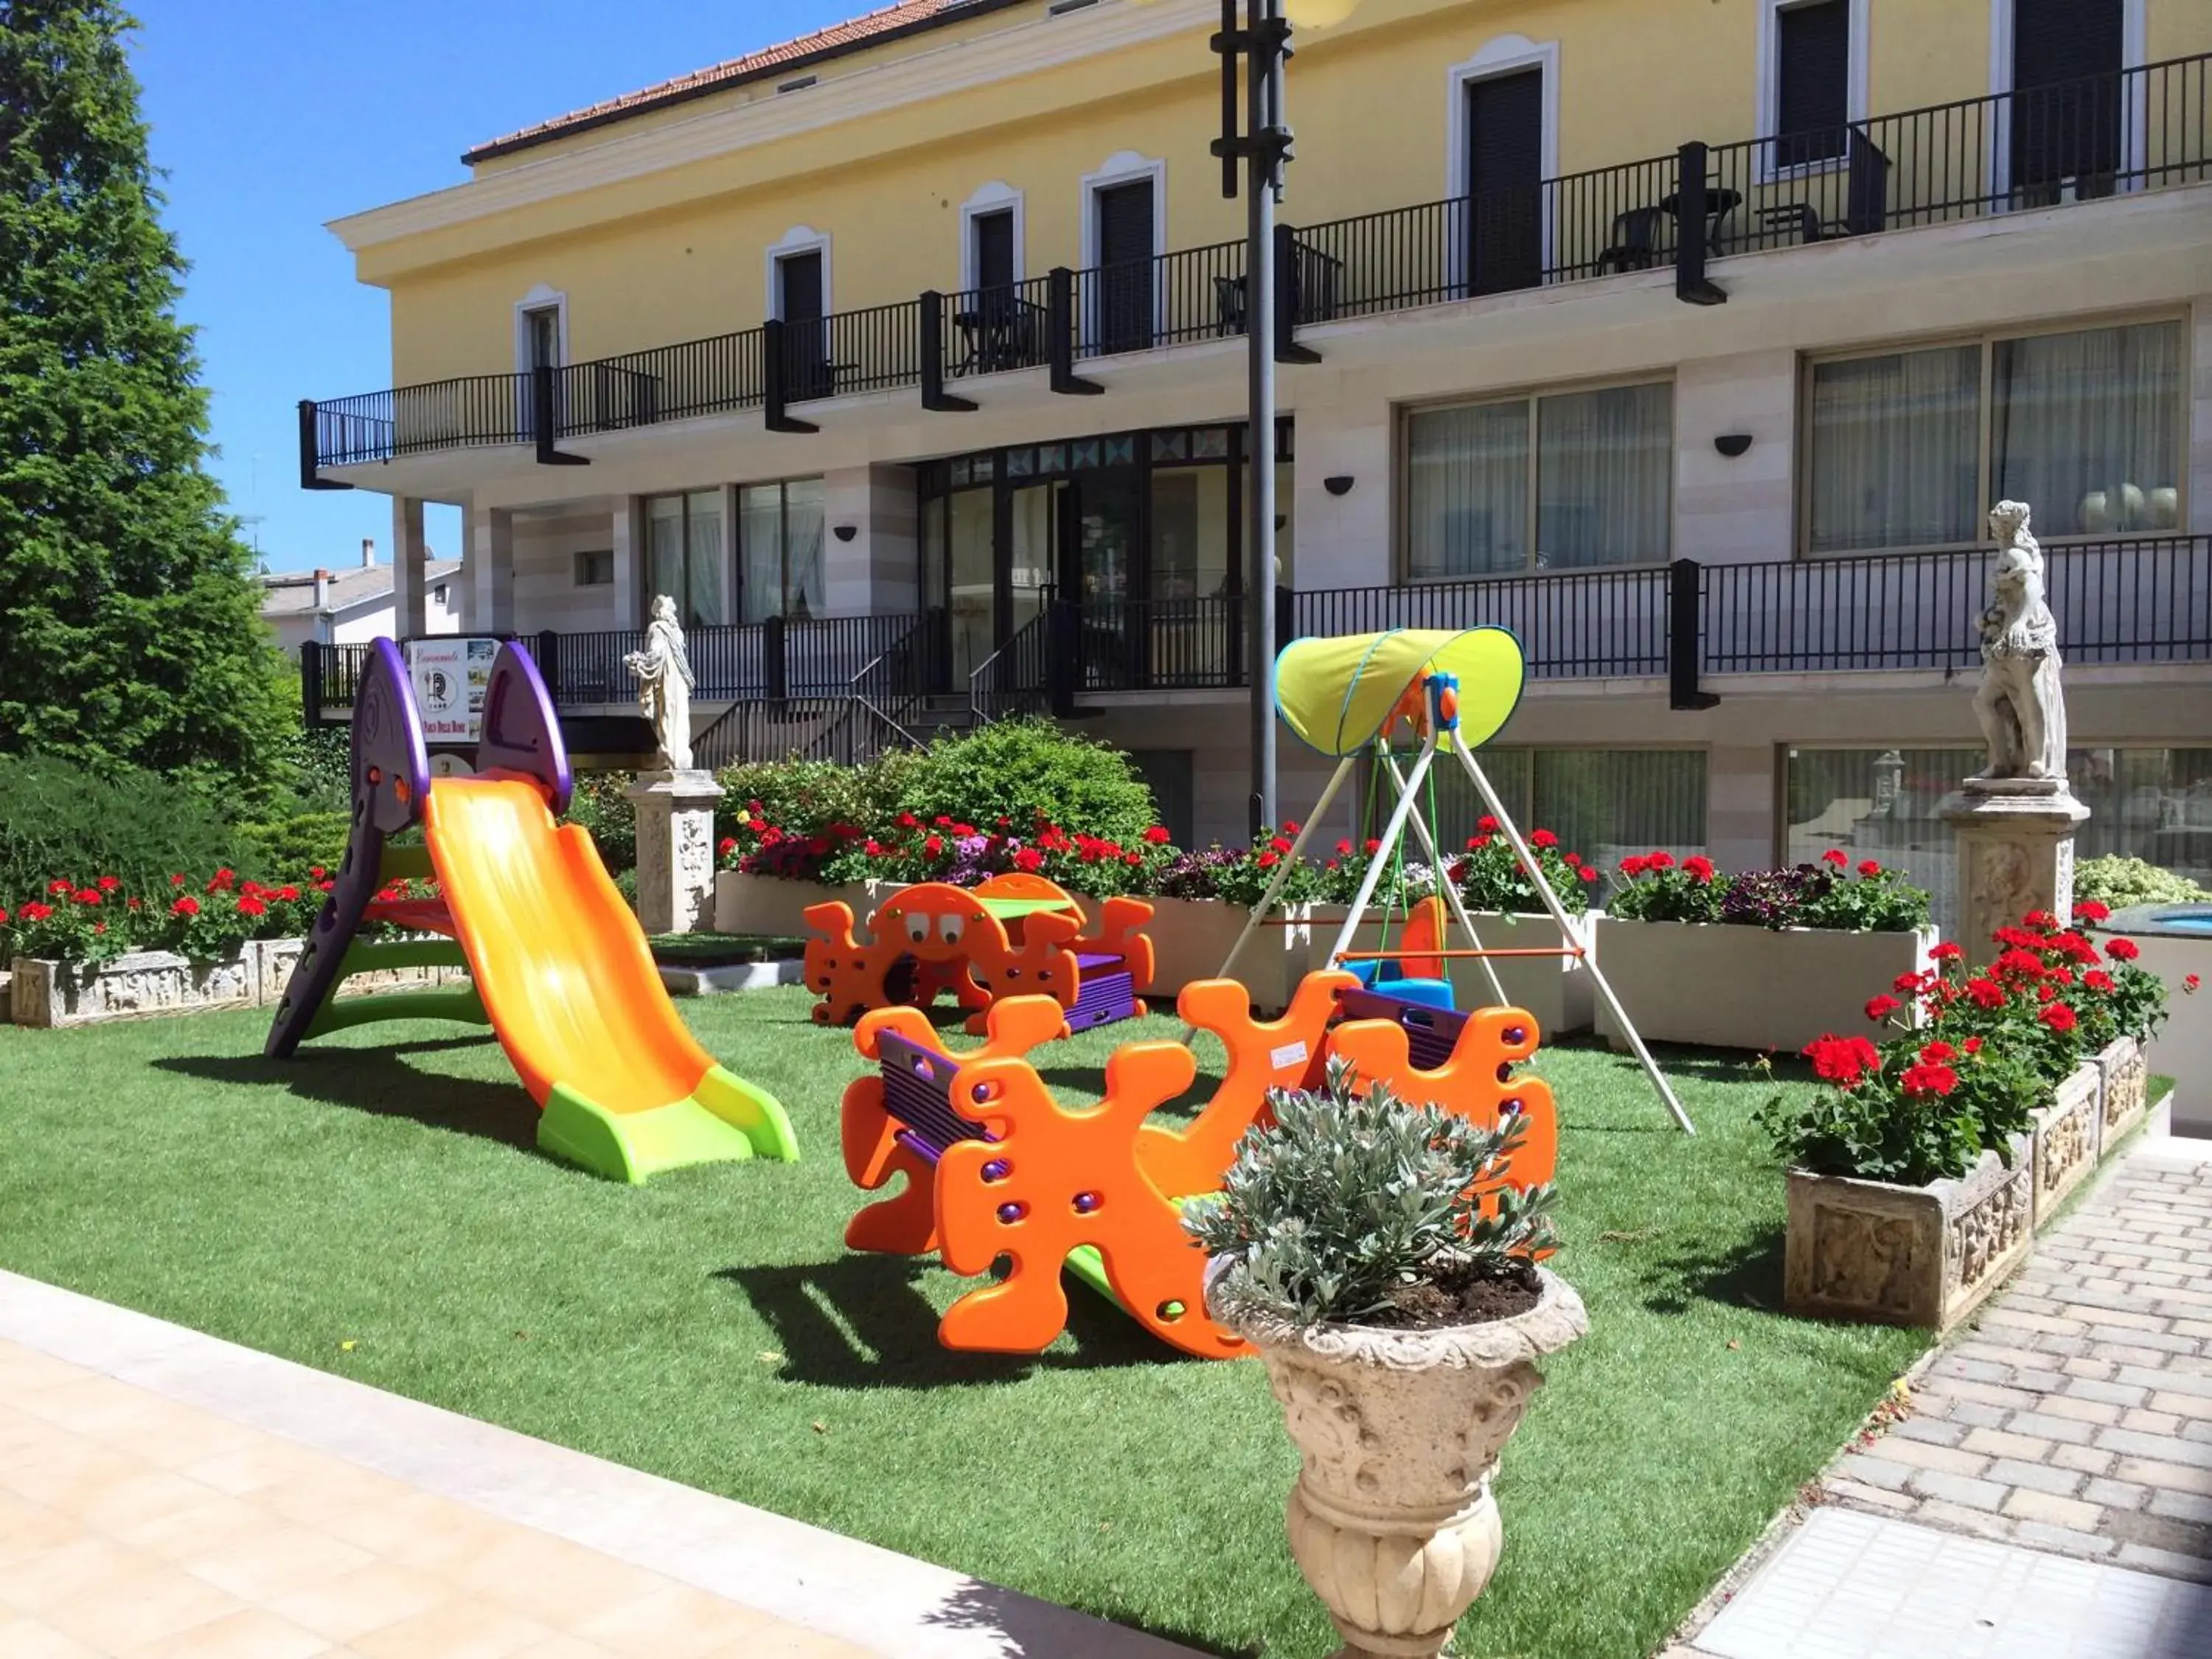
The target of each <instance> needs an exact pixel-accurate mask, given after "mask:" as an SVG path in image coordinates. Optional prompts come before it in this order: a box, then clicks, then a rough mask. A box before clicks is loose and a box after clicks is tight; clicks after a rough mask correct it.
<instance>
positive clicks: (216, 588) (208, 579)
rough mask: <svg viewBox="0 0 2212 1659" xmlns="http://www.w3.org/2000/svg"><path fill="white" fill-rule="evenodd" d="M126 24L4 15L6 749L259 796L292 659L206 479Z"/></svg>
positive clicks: (13, 4)
mask: <svg viewBox="0 0 2212 1659" xmlns="http://www.w3.org/2000/svg"><path fill="white" fill-rule="evenodd" d="M135 27H137V24H136V22H135V20H133V19H132V18H131V17H130V16H128V15H126V14H125V13H124V12H123V11H121V10H120V9H118V8H117V7H116V6H114V5H113V4H111V3H107V0H0V752H8V751H11V750H12V751H25V752H28V751H40V752H46V753H51V754H58V755H63V756H67V757H71V758H73V759H75V760H77V761H79V762H81V763H85V764H88V765H91V766H95V767H100V768H103V769H105V768H112V767H114V766H118V765H121V764H136V765H139V766H145V767H150V768H154V769H159V770H162V771H167V772H173V773H178V774H180V775H186V776H191V777H197V778H200V779H203V780H204V781H207V782H208V783H210V785H215V784H221V783H224V782H229V783H232V784H234V785H240V786H243V787H245V788H246V791H247V792H248V793H249V794H258V793H260V791H261V789H262V788H263V787H264V786H265V783H266V781H267V777H268V773H269V770H270V769H271V768H273V767H277V766H281V765H282V762H281V760H280V759H279V758H278V757H279V755H280V753H281V745H282V743H283V737H284V722H283V703H282V700H281V690H282V678H281V676H282V674H283V658H282V657H281V656H280V655H279V654H278V653H277V652H276V650H275V648H274V647H273V646H272V645H271V643H270V639H269V636H268V634H267V632H266V630H265V629H264V627H263V626H262V623H261V621H260V617H259V596H258V587H257V585H256V584H255V583H254V582H253V580H252V576H251V574H250V572H251V557H250V555H249V553H248V550H246V546H245V545H244V544H243V543H242V542H241V541H240V538H239V535H238V527H237V525H236V522H235V520H233V519H232V518H230V516H229V515H228V513H226V512H225V510H224V507H223V501H222V491H221V489H219V488H218V486H217V485H216V482H215V480H214V478H213V477H210V475H209V473H208V471H207V459H208V456H209V453H210V452H209V447H208V442H207V438H206V428H207V393H206V392H205V391H204V389H203V388H202V387H201V386H200V385H199V384H198V374H199V364H198V361H197V356H196V354H195V351H194V348H193V339H192V330H191V329H190V328H189V327H187V326H185V325H184V324H182V323H180V322H179V321H178V320H177V317H176V303H177V298H178V295H179V289H180V283H181V279H182V276H183V275H184V271H185V263H184V260H183V258H181V257H180V255H179V252H178V249H177V245H176V242H175V240H173V238H172V237H171V236H170V235H169V234H168V232H167V231H166V230H165V229H163V228H162V227H161V221H160V217H159V209H160V206H161V194H160V192H159V191H157V190H156V189H155V173H154V171H153V168H152V166H151V164H150V163H149V160H148V157H147V129H146V124H145V123H144V122H143V120H142V119H141V118H140V117H139V113H138V84H137V79H136V77H135V76H133V75H132V74H131V69H130V65H129V64H128V62H127V61H126V59H125V46H124V37H125V33H126V32H127V31H129V30H131V29H133V28H135Z"/></svg>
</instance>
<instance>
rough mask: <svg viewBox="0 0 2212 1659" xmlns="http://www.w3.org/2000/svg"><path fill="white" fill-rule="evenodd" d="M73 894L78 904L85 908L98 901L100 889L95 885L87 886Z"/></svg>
mask: <svg viewBox="0 0 2212 1659" xmlns="http://www.w3.org/2000/svg"><path fill="white" fill-rule="evenodd" d="M73 896H74V897H75V898H76V902H78V903H79V904H82V905H83V906H84V907H85V908H87V909H91V908H93V907H94V906H95V905H97V904H98V903H99V902H100V890H99V889H98V888H97V887H88V888H86V889H85V890H83V891H82V892H81V893H77V894H75V895H73Z"/></svg>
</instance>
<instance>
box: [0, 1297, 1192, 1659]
mask: <svg viewBox="0 0 2212 1659" xmlns="http://www.w3.org/2000/svg"><path fill="white" fill-rule="evenodd" d="M868 1655H886V1656H896V1659H1023V1656H1036V1659H1045V1656H1052V1659H1060V1656H1066V1659H1194V1656H1192V1655H1190V1654H1189V1653H1188V1650H1185V1649H1182V1648H1179V1647H1176V1646H1172V1645H1171V1644H1168V1643H1165V1642H1162V1641H1158V1640H1156V1639H1154V1638H1151V1637H1148V1636H1145V1635H1142V1634H1140V1633H1139V1632H1134V1631H1130V1630H1126V1629H1123V1628H1122V1627H1121V1626H1114V1625H1108V1624H1103V1623H1102V1622H1100V1621H1098V1620H1094V1619H1089V1618H1085V1617H1084V1616H1083V1615H1081V1614H1079V1613H1072V1612H1070V1611H1069V1610H1067V1609H1066V1608H1065V1607H1054V1606H1051V1605H1049V1604H1048V1603H1046V1602H1042V1601H1033V1600H1031V1599H1030V1598H1029V1597H1027V1596H1022V1595H1013V1594H1012V1593H1011V1592H1008V1591H1006V1590H1003V1589H998V1588H997V1587H995V1586H994V1585H990V1584H986V1583H979V1582H978V1581H976V1580H974V1579H969V1578H963V1577H961V1576H960V1575H958V1574H957V1573H951V1572H947V1571H944V1570H942V1569H940V1568H937V1567H933V1566H930V1565H927V1564H926V1563H923V1562H920V1561H915V1560H912V1559H908V1558H907V1557H905V1556H901V1555H895V1554H893V1553H890V1552H889V1551H887V1550H879V1549H877V1548H875V1547H872V1546H871V1545H867V1544H863V1543H860V1542H859V1541H855V1540H853V1539H848V1538H842V1537H839V1536H837V1535H836V1534H832V1533H827V1532H823V1531H820V1530H818V1529H817V1528H812V1527H807V1526H804V1525H801V1524H800V1523H799V1522H795V1521H788V1520H785V1519H784V1518H782V1517H781V1516H773V1515H769V1514H767V1513H765V1512H763V1511H762V1510H752V1509H748V1508H746V1507H745V1506H744V1505H743V1504H732V1503H730V1502H728V1501H726V1499H723V1498H714V1497H711V1496H709V1495H708V1494H707V1493H704V1492H695V1491H693V1490H691V1489H690V1488H689V1487H686V1486H677V1485H675V1484H674V1483H672V1482H670V1481H665V1480H657V1479H655V1478H654V1477H653V1476H651V1475H647V1474H639V1473H638V1472H637V1471H635V1470H634V1469H627V1468H621V1467H619V1466H618V1465H616V1464H612V1463H607V1462H601V1461H600V1460H599V1459H597V1458H592V1457H586V1456H583V1455H580V1454H579V1453H575V1452H570V1451H566V1450H563V1449H561V1448H559V1447H557V1446H552V1445H548V1444H546V1443H544V1442H543V1441H538V1440H532V1439H529V1438H527V1437H525V1436H522V1435H519V1434H514V1433H512V1432H510V1431H507V1430H505V1429H499V1428H495V1427H493V1426H491V1425H488V1424H483V1423H477V1422H475V1421H472V1420H471V1419H467V1418H463V1417H458V1416H455V1415H453V1413H447V1412H441V1411H439V1410H437V1409H435V1407H428V1406H424V1405H420V1404H417V1403H416V1402H415V1401H408V1400H402V1399H400V1398H398V1396H396V1395H388V1394H384V1393H381V1392H380V1391H378V1390H376V1389H370V1388H366V1387H363V1386H362V1385H361V1384H359V1383H351V1382H348V1381H346V1380H345V1379H343V1378H342V1377H336V1376H327V1375H325V1373H323V1372H320V1371H314V1370H308V1369H307V1368H306V1367H303V1366H300V1365H295V1364H289V1363H288V1362H286V1361H284V1360H281V1359H276V1358H270V1356H268V1355H266V1354H260V1353H255V1352H252V1351H250V1350H247V1349H244V1348H239V1347H234V1346H231V1345H230V1344H228V1343H225V1342H219V1341H216V1340H215V1339H213V1338H211V1337H206V1336H202V1335H199V1334H197V1333H195V1332H191V1331H187V1330H184V1329H181V1328H179V1327H176V1326H173V1325H167V1324H164V1323H162V1322H160V1321H158V1320H154V1319H149V1318H147V1317H145V1316H143V1315H139V1314H134V1313H131V1312H129V1311H127V1310H124V1309H120V1308H114V1307H111V1306H108V1305H107V1304H104V1303H100V1302H95V1301H92V1300H90V1299H89V1298H88V1297H79V1296H75V1295H72V1294H70V1292H68V1291H58V1290H56V1289H54V1288H52V1286H50V1285H40V1284H37V1283H35V1282H33V1281H32V1280H29V1279H20V1278H17V1277H15V1275H13V1274H9V1273H0V1659H865V1656H868Z"/></svg>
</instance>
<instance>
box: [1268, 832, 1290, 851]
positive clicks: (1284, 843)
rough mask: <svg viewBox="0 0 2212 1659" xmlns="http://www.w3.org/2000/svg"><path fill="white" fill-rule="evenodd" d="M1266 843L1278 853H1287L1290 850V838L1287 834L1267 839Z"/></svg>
mask: <svg viewBox="0 0 2212 1659" xmlns="http://www.w3.org/2000/svg"><path fill="white" fill-rule="evenodd" d="M1267 845H1268V847H1269V848H1272V849H1273V851H1275V852H1278V853H1287V852H1289V851H1290V850H1291V840H1290V837H1289V836H1275V837H1274V838H1273V839H1272V840H1271V841H1269V842H1268V843H1267Z"/></svg>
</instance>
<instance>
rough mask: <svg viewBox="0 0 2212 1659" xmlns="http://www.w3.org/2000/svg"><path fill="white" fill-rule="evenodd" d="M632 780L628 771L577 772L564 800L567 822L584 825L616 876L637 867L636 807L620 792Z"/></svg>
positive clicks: (600, 855) (633, 778) (634, 777)
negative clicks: (574, 785) (566, 801)
mask: <svg viewBox="0 0 2212 1659" xmlns="http://www.w3.org/2000/svg"><path fill="white" fill-rule="evenodd" d="M635 781H637V780H636V775H635V774H634V773H629V772H580V773H578V774H577V775H576V788H575V793H574V794H573V795H572V796H571V797H570V798H569V800H568V822H569V823H580V824H582V825H583V826H584V829H586V832H588V833H589V835H590V836H591V837H592V846H594V847H596V848H599V859H600V861H601V862H602V863H604V864H605V866H607V868H608V869H609V870H611V871H612V872H615V873H616V874H617V875H619V874H620V873H621V872H623V871H625V870H635V868H637V806H636V804H635V802H633V801H632V800H631V799H630V798H629V796H628V795H627V794H625V793H623V792H624V791H625V790H627V789H628V788H629V787H630V785H631V784H633V783H635Z"/></svg>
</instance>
